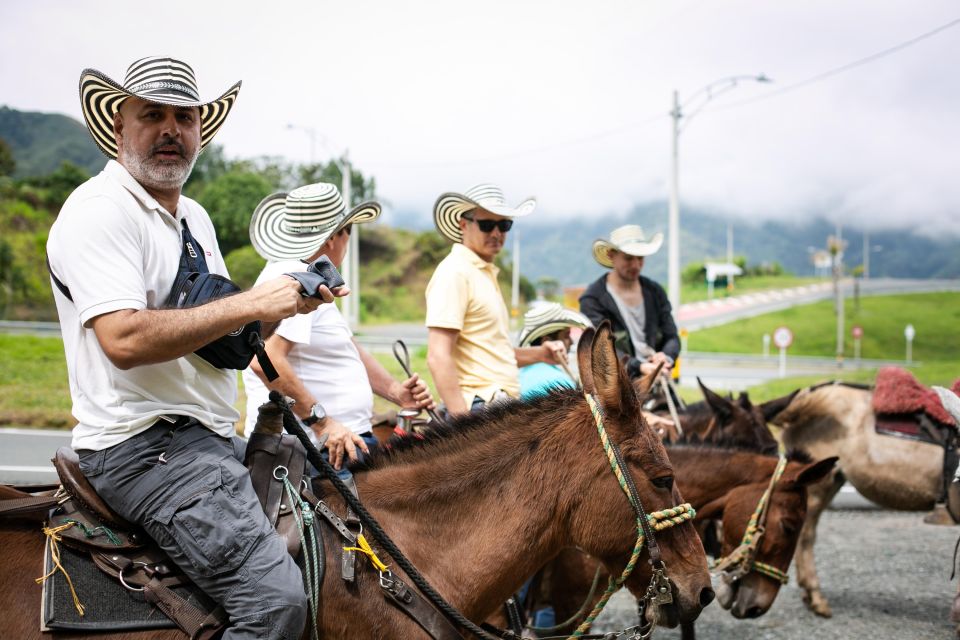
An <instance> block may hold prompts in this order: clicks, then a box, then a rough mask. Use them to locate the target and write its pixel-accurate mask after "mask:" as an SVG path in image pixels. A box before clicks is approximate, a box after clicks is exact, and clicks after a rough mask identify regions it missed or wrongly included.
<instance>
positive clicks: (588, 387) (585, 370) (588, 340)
mask: <svg viewBox="0 0 960 640" xmlns="http://www.w3.org/2000/svg"><path fill="white" fill-rule="evenodd" d="M596 334H597V332H596V330H595V329H593V328H587V329H585V330H584V331H583V333H582V334H581V335H580V342H578V343H577V368H578V369H579V370H580V384H581V385H582V386H583V391H584V392H585V393H593V392H594V391H595V389H594V386H593V372H592V371H591V367H592V366H593V361H592V359H593V341H594V338H595V337H596Z"/></svg>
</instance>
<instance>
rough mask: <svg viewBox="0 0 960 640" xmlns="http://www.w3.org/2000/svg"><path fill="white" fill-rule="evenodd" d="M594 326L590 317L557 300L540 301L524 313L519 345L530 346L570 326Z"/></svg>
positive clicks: (582, 327)
mask: <svg viewBox="0 0 960 640" xmlns="http://www.w3.org/2000/svg"><path fill="white" fill-rule="evenodd" d="M592 326H593V323H592V322H590V318H588V317H587V316H585V315H583V314H582V313H580V312H579V311H574V310H573V309H567V308H566V307H563V306H561V305H560V304H558V303H556V302H544V303H540V304H538V305H536V306H535V307H532V308H531V309H530V310H529V311H527V312H526V313H525V314H524V316H523V331H521V332H520V338H519V340H518V342H517V346H520V347H529V346H530V345H531V344H532V343H533V342H535V341H536V340H537V339H539V338H542V337H544V336H548V335H550V334H551V333H555V332H557V331H561V330H563V329H568V328H570V327H579V328H580V329H586V328H587V327H592Z"/></svg>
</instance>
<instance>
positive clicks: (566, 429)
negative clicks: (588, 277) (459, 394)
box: [0, 327, 714, 640]
mask: <svg viewBox="0 0 960 640" xmlns="http://www.w3.org/2000/svg"><path fill="white" fill-rule="evenodd" d="M578 353H579V360H580V362H579V364H580V371H581V375H582V376H583V379H584V390H585V391H586V392H587V393H592V394H593V395H594V397H595V398H596V400H597V402H598V403H599V405H600V406H601V407H602V409H603V412H604V414H605V420H604V422H605V426H606V432H607V434H608V436H609V438H610V440H611V441H612V442H614V443H616V444H618V445H619V447H620V449H621V451H622V454H623V457H624V459H625V461H626V465H627V467H628V472H629V474H630V475H631V476H632V478H633V480H634V482H635V484H636V487H637V490H638V492H639V494H640V498H641V501H642V503H643V505H644V507H645V508H646V509H647V510H648V511H656V510H662V509H665V508H668V507H673V506H675V505H678V504H681V503H682V502H683V500H682V498H681V497H680V493H679V491H678V489H677V487H676V486H675V484H674V482H673V475H674V471H673V467H672V465H671V464H670V461H669V459H668V458H667V455H666V451H665V450H664V448H663V445H662V444H661V443H660V441H659V439H658V438H657V437H656V436H655V434H653V432H652V430H651V429H650V428H649V427H648V426H647V425H646V424H645V423H644V422H643V420H642V418H641V417H640V415H641V414H640V411H639V400H638V398H637V396H636V393H635V391H634V390H633V388H632V386H631V385H630V384H629V383H628V382H627V380H626V375H625V373H624V371H623V369H622V367H620V366H619V363H618V362H617V359H616V352H615V351H614V348H613V342H612V340H611V337H610V333H609V330H608V328H606V327H601V328H600V329H599V330H598V332H597V334H596V339H594V334H593V332H588V333H586V334H585V335H584V337H583V338H582V339H581V342H580V345H579V351H578ZM355 476H356V484H357V487H358V489H359V493H360V495H361V496H362V497H363V501H364V503H365V505H366V506H367V508H368V509H369V510H370V512H371V513H373V515H374V516H375V517H376V518H377V519H378V520H379V521H380V522H381V523H382V524H383V526H384V528H385V529H386V530H387V532H388V533H389V535H390V536H391V537H392V538H393V540H394V541H395V542H396V543H397V544H398V545H399V547H400V548H401V549H403V550H405V552H406V554H407V556H408V558H409V559H410V560H412V561H413V563H414V564H415V565H416V566H417V567H418V568H419V569H420V571H421V572H422V573H423V574H424V576H426V578H427V579H428V580H429V581H430V582H431V584H432V585H433V586H434V588H435V589H436V590H437V591H439V592H440V593H441V594H442V595H443V597H444V598H445V599H446V600H447V601H448V602H450V603H451V604H452V605H454V606H455V607H457V608H458V609H459V610H460V611H461V612H463V613H464V614H465V615H466V616H467V617H468V618H470V619H471V620H478V621H479V620H483V619H485V618H486V617H488V616H489V615H490V614H491V613H492V612H494V611H495V610H496V609H497V608H498V607H499V606H500V604H501V603H502V602H504V601H505V600H506V599H507V597H508V596H510V594H511V593H513V592H515V591H516V590H517V589H518V588H519V587H520V585H521V584H522V582H523V580H524V578H525V577H526V576H528V575H530V574H532V573H533V572H534V571H536V569H538V568H539V567H541V566H543V565H544V564H545V563H546V562H547V561H548V560H549V559H550V558H552V557H553V556H555V555H556V554H557V553H558V552H559V551H560V549H562V548H565V547H571V546H577V547H580V548H583V549H584V550H586V551H588V552H589V553H590V554H591V555H593V556H595V557H597V558H600V559H601V561H602V562H603V563H604V565H605V566H606V567H607V568H608V570H610V571H611V572H615V573H617V574H619V573H620V572H621V571H622V570H623V568H624V566H625V564H626V562H627V559H628V558H629V556H630V554H631V551H632V549H633V547H634V543H635V541H636V516H635V514H634V511H633V509H632V508H631V506H630V503H629V502H628V500H627V498H626V496H625V495H624V493H623V491H622V490H621V487H620V485H619V484H618V482H617V480H616V479H615V477H614V475H613V474H612V473H611V470H610V466H609V462H608V460H607V458H606V456H605V453H604V450H603V447H602V446H601V444H600V441H599V439H598V435H597V426H596V423H595V421H594V418H593V415H592V414H591V411H590V408H589V407H588V404H587V402H586V400H585V399H584V396H583V393H582V392H581V391H579V390H568V391H563V392H554V393H553V394H551V395H549V396H546V397H544V398H542V399H540V400H537V401H535V402H533V403H528V404H522V403H519V402H509V403H505V404H502V405H496V406H492V407H490V408H489V409H488V410H486V411H483V412H481V413H479V414H475V415H469V416H466V417H463V418H461V419H459V420H457V421H455V422H454V423H453V424H452V425H451V426H450V428H448V429H445V430H443V431H440V432H435V433H431V434H430V435H427V436H426V438H425V439H424V440H414V439H410V440H409V441H407V442H405V443H404V444H400V445H398V446H396V447H394V448H392V449H391V450H389V451H385V452H383V453H381V454H379V455H378V456H375V457H374V458H373V460H372V461H371V463H370V466H369V468H368V469H367V470H365V471H358V472H357V473H356V474H355ZM315 488H316V489H317V490H318V491H321V492H323V493H324V494H325V495H326V496H327V497H326V498H325V499H326V500H327V501H328V504H330V506H331V508H333V509H334V511H336V512H338V513H341V514H343V513H344V511H345V510H344V507H343V504H342V501H341V500H340V499H339V496H337V495H334V494H332V492H331V491H330V490H329V487H324V486H322V484H318V485H317V486H316V487H315ZM325 488H326V489H327V491H325V492H324V491H323V489H325ZM324 537H325V540H326V549H327V551H328V558H327V561H328V566H330V567H334V566H338V562H339V553H336V551H337V549H338V547H339V546H342V542H341V540H340V539H339V538H337V537H336V535H335V534H334V533H333V532H332V531H330V530H325V533H324ZM656 539H657V542H658V543H659V545H660V547H661V552H662V557H663V560H664V562H665V563H666V566H667V571H668V576H669V578H670V580H671V582H672V587H673V591H674V598H673V599H674V602H673V603H672V604H667V605H662V606H660V607H652V608H651V609H650V610H649V611H648V614H649V616H650V618H652V619H654V620H655V621H657V622H658V623H660V624H666V625H668V626H674V625H676V624H678V623H680V622H688V621H691V620H694V619H695V618H696V617H697V616H698V615H699V613H700V611H701V609H702V608H703V607H704V606H706V605H707V604H708V603H709V602H710V601H711V600H712V599H713V597H714V593H713V590H712V589H711V586H710V575H709V573H708V571H707V565H706V558H705V556H704V552H703V547H702V545H701V544H700V540H699V538H698V537H697V535H696V531H695V530H694V527H693V525H692V524H690V523H689V522H686V523H683V524H680V525H677V526H674V527H672V528H669V529H666V530H664V531H663V532H660V533H657V534H656ZM373 542H374V544H376V542H375V541H373ZM42 544H43V543H42V540H41V536H40V535H39V534H38V533H37V532H35V531H28V530H26V529H23V528H14V527H11V526H4V527H3V529H2V530H0V601H2V602H3V603H4V606H3V613H0V629H2V630H3V635H4V637H15V638H18V639H29V638H41V637H43V636H41V634H40V633H39V632H38V630H37V627H38V624H37V619H38V616H39V613H38V609H39V603H40V597H39V590H38V588H37V587H36V586H35V585H34V584H33V578H35V577H36V576H38V575H40V556H41V548H42ZM384 559H385V560H386V562H388V563H390V562H391V560H390V559H389V558H384ZM646 559H647V552H646V550H645V551H644V552H643V554H642V555H641V560H640V561H639V562H638V563H637V566H636V570H635V571H634V573H633V574H632V575H631V576H630V578H629V579H628V580H627V581H626V586H627V587H628V588H629V589H630V590H631V591H632V592H633V593H635V594H637V595H638V596H642V595H643V594H644V592H645V590H646V587H647V585H648V583H649V582H650V578H651V569H650V566H649V563H648V562H646ZM393 568H394V570H396V567H393ZM398 575H400V576H401V577H404V576H403V574H402V572H400V573H398ZM408 584H409V581H408ZM81 598H82V594H81ZM321 602H322V606H321V607H320V609H321V611H320V614H319V616H318V620H317V622H318V626H319V629H320V631H321V634H322V635H323V636H324V637H327V638H337V639H344V640H349V639H357V640H359V639H364V640H367V639H371V638H376V639H387V638H422V637H425V634H424V632H423V631H422V630H421V629H420V627H419V626H418V625H417V624H416V623H414V622H413V621H412V620H410V619H409V618H407V617H406V616H404V615H403V614H402V613H400V612H399V611H398V610H397V609H396V608H395V607H393V606H392V605H388V604H386V602H385V600H384V597H383V595H382V594H381V593H380V589H379V586H378V576H377V573H376V572H375V571H374V570H372V568H367V567H362V568H361V569H360V570H358V575H357V580H356V583H355V584H353V585H351V586H349V587H348V586H346V585H345V583H344V582H343V581H342V580H341V579H340V577H339V576H338V575H337V572H336V571H328V572H327V576H326V579H325V580H324V582H323V591H322V596H321ZM96 637H97V638H103V639H107V638H146V637H150V638H176V637H180V636H179V634H178V633H174V632H170V633H166V632H164V633H152V634H150V633H141V634H122V635H119V634H118V635H113V636H104V635H98V636H96Z"/></svg>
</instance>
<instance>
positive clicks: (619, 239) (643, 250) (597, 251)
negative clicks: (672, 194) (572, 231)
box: [593, 224, 663, 267]
mask: <svg viewBox="0 0 960 640" xmlns="http://www.w3.org/2000/svg"><path fill="white" fill-rule="evenodd" d="M662 244H663V234H662V233H659V232H658V233H655V234H653V237H651V238H647V236H646V235H644V233H643V229H642V228H641V227H639V226H638V225H635V224H625V225H623V226H622V227H617V228H616V229H614V230H613V231H611V232H610V240H609V241H607V240H594V242H593V258H594V260H596V261H597V262H599V263H600V264H602V265H603V266H605V267H612V266H613V262H612V261H611V260H610V256H609V254H608V253H607V252H608V251H609V250H610V249H615V250H617V251H622V252H623V253H626V254H627V255H631V256H637V257H646V256H649V255H653V254H654V253H656V252H657V251H658V250H659V249H660V245H662Z"/></svg>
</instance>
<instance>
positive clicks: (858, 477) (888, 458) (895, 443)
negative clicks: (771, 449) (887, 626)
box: [774, 383, 943, 617]
mask: <svg viewBox="0 0 960 640" xmlns="http://www.w3.org/2000/svg"><path fill="white" fill-rule="evenodd" d="M871 400H872V390H871V389H870V388H869V387H863V386H860V385H851V384H846V383H833V384H827V385H818V386H815V387H810V388H807V389H804V390H802V391H800V393H798V394H797V396H796V398H795V399H794V400H793V402H792V403H791V404H790V406H789V407H788V408H787V409H786V410H785V411H783V412H782V413H781V414H780V415H779V416H777V418H775V419H774V423H775V424H777V425H779V426H781V427H783V431H782V440H783V443H784V445H785V446H787V447H790V448H793V449H797V450H800V451H805V452H807V453H808V454H809V455H810V456H812V457H814V458H822V457H825V456H838V457H839V462H838V463H837V471H836V472H835V473H834V474H833V475H832V477H831V478H830V479H828V480H826V481H825V482H822V483H820V484H818V485H817V486H814V487H811V488H810V492H809V497H808V505H807V519H806V522H805V523H804V526H803V532H802V534H801V536H800V543H799V545H798V547H797V582H798V583H799V585H800V587H801V589H802V590H803V600H804V602H805V603H806V604H807V606H808V607H809V608H810V609H811V610H812V611H813V612H814V613H816V614H818V615H821V616H824V617H829V616H830V615H832V612H831V610H830V605H829V603H828V602H827V599H826V597H825V596H824V595H823V593H822V592H821V590H820V579H819V578H818V576H817V569H816V564H815V561H814V556H813V547H814V542H815V541H816V537H817V523H818V522H819V520H820V514H821V513H823V510H824V509H826V508H827V506H828V505H829V504H830V501H831V500H833V498H834V496H836V495H837V492H838V491H839V490H840V487H841V486H842V485H843V482H844V480H846V481H848V482H849V483H850V484H852V485H853V486H854V487H855V488H856V489H857V491H859V492H860V493H861V494H862V495H863V496H864V497H866V498H868V499H869V500H872V501H873V502H876V503H877V504H879V505H881V506H882V507H884V508H886V509H904V510H911V511H913V510H928V509H930V508H932V507H933V505H934V502H935V501H936V499H937V496H938V493H939V490H940V486H941V480H942V474H943V448H941V447H940V446H938V445H933V444H927V443H924V442H917V441H913V440H905V439H901V438H893V437H890V436H883V435H879V434H877V432H876V429H875V426H876V420H875V416H874V412H873V407H872V404H871Z"/></svg>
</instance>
